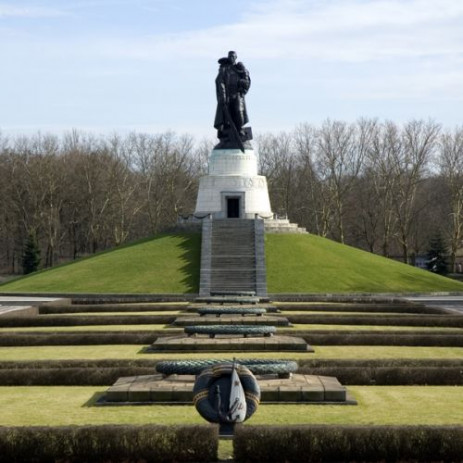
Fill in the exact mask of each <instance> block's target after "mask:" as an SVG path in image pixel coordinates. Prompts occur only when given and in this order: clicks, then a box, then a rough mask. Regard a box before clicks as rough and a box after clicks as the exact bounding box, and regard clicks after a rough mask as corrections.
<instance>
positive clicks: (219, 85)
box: [214, 51, 252, 152]
mask: <svg viewBox="0 0 463 463" xmlns="http://www.w3.org/2000/svg"><path fill="white" fill-rule="evenodd" d="M236 58H237V55H236V52H234V51H230V52H228V57H227V58H220V59H219V64H220V67H219V73H218V75H217V78H216V79H215V86H216V91H217V111H216V113H215V120H214V127H215V128H216V129H217V136H218V138H219V140H220V143H219V144H218V145H217V146H216V147H215V148H216V149H236V148H238V149H240V150H241V151H243V152H244V150H245V148H251V145H250V143H249V142H248V140H252V132H251V128H250V127H245V128H243V126H244V125H245V124H247V123H248V122H249V118H248V113H247V111H246V102H245V100H244V96H245V95H246V93H247V92H248V90H249V87H250V86H251V78H250V77H249V72H248V70H247V69H246V68H245V67H244V64H243V63H241V62H239V63H237V62H236Z"/></svg>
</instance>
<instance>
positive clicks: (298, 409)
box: [0, 386, 463, 426]
mask: <svg viewBox="0 0 463 463" xmlns="http://www.w3.org/2000/svg"><path fill="white" fill-rule="evenodd" d="M104 390H105V388H99V387H77V386H73V387H61V386H47V387H36V386H33V387H23V386H15V387H0V410H2V415H1V425H3V426H27V425H49V426H58V425H71V424H76V425H84V424H93V425H96V424H148V423H150V424H152V423H162V424H194V423H197V424H200V423H204V420H203V419H202V418H201V417H200V416H199V414H198V413H197V411H196V410H195V408H194V407H193V405H185V406H178V405H169V406H165V405H156V406H154V405H149V406H143V405H140V406H136V407H134V406H111V407H97V406H93V403H94V401H95V399H97V398H98V397H99V396H100V395H101V394H102V393H103V392H104ZM349 391H350V393H351V394H352V396H353V397H354V398H355V399H356V400H357V401H358V406H348V405H344V406H343V405H310V404H285V405H283V404H281V405H272V404H261V405H260V406H259V408H258V410H257V412H256V414H255V415H254V416H253V418H252V419H251V420H250V421H249V422H248V423H249V424H252V425H257V424H274V425H285V424H365V425H368V424H375V425H380V424H428V425H431V424H434V425H446V424H461V420H462V417H463V388H462V387H448V386H445V387H438V386H350V387H349Z"/></svg>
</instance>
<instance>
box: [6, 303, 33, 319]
mask: <svg viewBox="0 0 463 463" xmlns="http://www.w3.org/2000/svg"><path fill="white" fill-rule="evenodd" d="M38 314H39V309H38V308H37V307H33V306H28V305H24V306H21V305H0V317H31V316H35V315H38Z"/></svg>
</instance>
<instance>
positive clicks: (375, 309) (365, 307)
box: [276, 303, 449, 315]
mask: <svg viewBox="0 0 463 463" xmlns="http://www.w3.org/2000/svg"><path fill="white" fill-rule="evenodd" d="M276 307H278V309H280V310H285V311H301V310H305V311H307V312H309V313H310V312H321V311H323V312H327V313H329V312H361V313H365V312H366V313H398V314H400V313H402V314H428V315H441V314H444V315H445V314H448V313H449V312H448V311H447V310H446V309H442V308H439V307H426V306H424V305H414V304H413V305H409V304H368V303H366V304H360V303H359V304H327V305H324V304H310V305H308V304H291V305H284V304H278V306H276Z"/></svg>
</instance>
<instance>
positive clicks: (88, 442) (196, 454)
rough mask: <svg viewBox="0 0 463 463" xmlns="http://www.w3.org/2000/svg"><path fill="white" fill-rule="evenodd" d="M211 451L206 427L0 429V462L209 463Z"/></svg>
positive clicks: (213, 439) (214, 443) (211, 432)
mask: <svg viewBox="0 0 463 463" xmlns="http://www.w3.org/2000/svg"><path fill="white" fill-rule="evenodd" d="M217 448H218V430H217V427H214V426H211V425H203V426H155V425H146V426H116V425H114V426H113V425H109V426H66V427H0V463H50V462H67V463H81V462H94V463H97V462H101V463H103V462H104V463H115V462H121V463H122V462H125V463H129V462H141V461H143V462H146V463H150V462H153V463H154V462H156V463H159V462H165V463H167V462H210V461H214V460H216V459H217Z"/></svg>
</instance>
